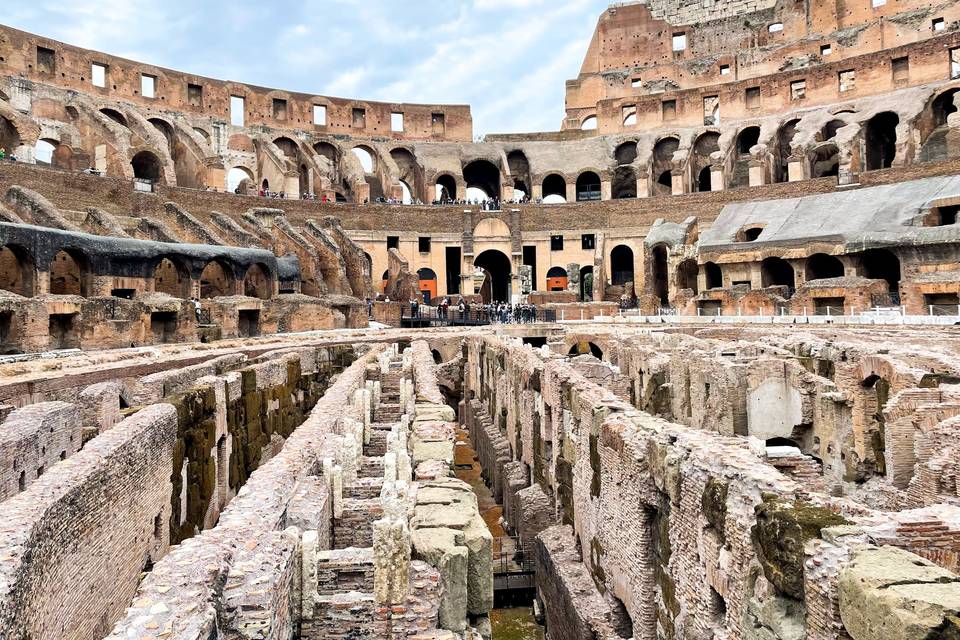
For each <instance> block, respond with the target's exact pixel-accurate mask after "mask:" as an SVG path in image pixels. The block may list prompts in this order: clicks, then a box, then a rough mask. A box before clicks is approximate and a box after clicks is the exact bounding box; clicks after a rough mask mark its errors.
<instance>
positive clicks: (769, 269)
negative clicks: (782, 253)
mask: <svg viewBox="0 0 960 640" xmlns="http://www.w3.org/2000/svg"><path fill="white" fill-rule="evenodd" d="M760 279H761V284H762V286H763V288H767V287H776V286H784V287H789V288H790V289H795V288H796V281H795V278H794V273H793V267H792V266H791V265H790V263H789V262H787V261H786V260H784V259H783V258H767V259H766V260H764V261H763V262H761V263H760Z"/></svg>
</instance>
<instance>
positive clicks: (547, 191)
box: [543, 173, 567, 204]
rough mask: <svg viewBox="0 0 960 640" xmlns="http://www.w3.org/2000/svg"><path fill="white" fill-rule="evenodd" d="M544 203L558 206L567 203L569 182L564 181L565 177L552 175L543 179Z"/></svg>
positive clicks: (556, 174)
mask: <svg viewBox="0 0 960 640" xmlns="http://www.w3.org/2000/svg"><path fill="white" fill-rule="evenodd" d="M548 198H549V199H550V200H548ZM543 201H544V203H546V204H558V203H561V202H566V201H567V181H566V180H564V179H563V176H561V175H560V174H558V173H552V174H550V175H549V176H547V177H546V178H544V179H543Z"/></svg>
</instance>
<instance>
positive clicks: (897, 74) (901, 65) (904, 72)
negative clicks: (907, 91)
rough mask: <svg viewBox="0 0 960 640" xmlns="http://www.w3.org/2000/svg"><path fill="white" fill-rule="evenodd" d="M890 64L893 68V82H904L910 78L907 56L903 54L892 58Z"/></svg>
mask: <svg viewBox="0 0 960 640" xmlns="http://www.w3.org/2000/svg"><path fill="white" fill-rule="evenodd" d="M890 66H891V68H892V69H893V81H894V82H904V81H906V80H907V79H909V78H910V58H909V57H907V56H904V57H902V58H894V60H893V62H891V63H890Z"/></svg>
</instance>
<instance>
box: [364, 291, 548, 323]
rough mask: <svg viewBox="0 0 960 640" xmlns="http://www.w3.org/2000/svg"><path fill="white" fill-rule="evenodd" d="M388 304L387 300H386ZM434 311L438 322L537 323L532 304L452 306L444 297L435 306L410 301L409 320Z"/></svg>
mask: <svg viewBox="0 0 960 640" xmlns="http://www.w3.org/2000/svg"><path fill="white" fill-rule="evenodd" d="M387 301H388V302H389V299H388V300H387ZM367 309H368V312H369V314H370V315H371V316H372V315H373V303H372V302H371V301H368V302H367ZM434 310H435V311H436V316H435V317H436V318H438V319H440V320H453V321H454V322H457V321H460V320H476V321H477V322H481V323H492V324H529V323H533V322H537V320H538V318H537V306H536V305H534V304H528V303H523V304H508V303H506V302H494V303H487V304H482V305H477V306H475V307H474V306H472V305H471V304H470V303H469V302H467V301H466V300H464V299H463V298H461V299H460V301H459V302H458V303H457V304H456V305H454V304H453V303H452V302H451V301H450V298H448V297H445V298H443V299H442V300H440V302H439V303H438V304H437V305H436V306H435V307H431V306H428V305H424V304H421V303H420V301H419V300H416V299H413V300H410V317H411V318H428V317H431V316H433V314H434Z"/></svg>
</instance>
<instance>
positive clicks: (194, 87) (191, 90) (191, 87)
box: [187, 84, 203, 107]
mask: <svg viewBox="0 0 960 640" xmlns="http://www.w3.org/2000/svg"><path fill="white" fill-rule="evenodd" d="M187 102H188V103H190V106H192V107H202V106H203V86H202V85H199V84H188V85H187Z"/></svg>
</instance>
